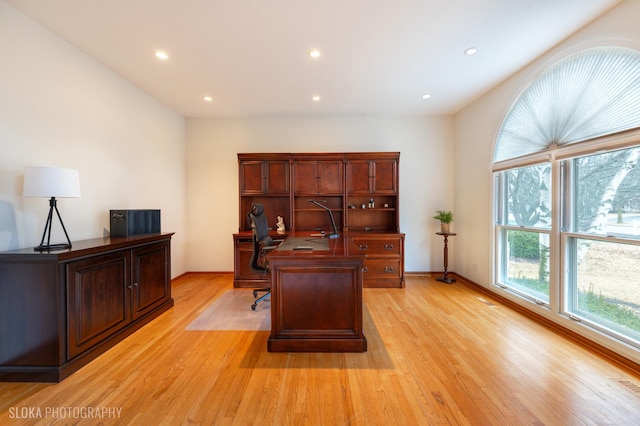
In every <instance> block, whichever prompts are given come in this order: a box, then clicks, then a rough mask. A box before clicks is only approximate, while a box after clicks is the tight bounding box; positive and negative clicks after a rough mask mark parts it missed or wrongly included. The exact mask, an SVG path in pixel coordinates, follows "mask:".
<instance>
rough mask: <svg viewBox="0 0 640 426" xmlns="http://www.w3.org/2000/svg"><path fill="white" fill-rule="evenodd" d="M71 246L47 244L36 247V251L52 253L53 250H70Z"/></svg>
mask: <svg viewBox="0 0 640 426" xmlns="http://www.w3.org/2000/svg"><path fill="white" fill-rule="evenodd" d="M70 248H71V244H67V243H63V244H45V245H42V244H41V245H39V246H37V247H34V248H33V250H35V251H52V250H65V249H70Z"/></svg>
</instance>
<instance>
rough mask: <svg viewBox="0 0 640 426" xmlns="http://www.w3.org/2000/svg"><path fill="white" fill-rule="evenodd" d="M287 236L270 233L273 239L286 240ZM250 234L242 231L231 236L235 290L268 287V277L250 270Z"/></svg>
mask: <svg viewBox="0 0 640 426" xmlns="http://www.w3.org/2000/svg"><path fill="white" fill-rule="evenodd" d="M287 235H288V234H284V235H279V234H276V233H275V232H271V233H270V236H271V237H272V238H273V239H274V240H277V239H286V238H287ZM251 238H252V237H251V232H250V231H243V232H239V233H237V234H233V247H234V251H233V285H234V287H236V288H258V287H268V286H269V275H267V274H265V273H264V272H258V271H256V270H254V269H253V268H251V266H250V265H249V264H250V262H251V256H252V254H253V243H252V241H251Z"/></svg>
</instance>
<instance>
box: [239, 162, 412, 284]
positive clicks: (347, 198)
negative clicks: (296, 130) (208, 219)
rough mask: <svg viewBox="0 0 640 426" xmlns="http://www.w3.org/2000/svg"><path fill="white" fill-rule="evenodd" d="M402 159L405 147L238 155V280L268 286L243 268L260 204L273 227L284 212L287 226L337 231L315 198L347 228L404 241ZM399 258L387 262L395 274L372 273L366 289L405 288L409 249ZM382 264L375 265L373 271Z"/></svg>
mask: <svg viewBox="0 0 640 426" xmlns="http://www.w3.org/2000/svg"><path fill="white" fill-rule="evenodd" d="M399 161H400V153H399V152H349V153H281V154H279V153H268V154H238V164H239V169H240V173H239V177H240V181H239V198H240V209H239V212H240V217H239V227H238V231H239V234H237V235H234V247H235V265H234V285H235V286H236V287H242V286H252V285H254V284H256V285H257V286H259V285H262V284H263V283H264V279H263V278H261V277H260V276H258V275H256V274H255V273H252V271H251V270H250V268H249V267H248V266H244V264H245V259H246V263H247V264H248V259H250V257H251V252H250V250H251V246H250V245H247V241H245V242H244V243H243V242H242V238H240V236H241V235H242V234H243V233H247V232H249V231H250V228H249V224H248V221H247V213H248V212H249V211H250V209H251V203H253V202H258V203H262V204H263V205H264V208H265V214H266V215H267V221H268V223H269V224H270V225H271V227H272V229H275V223H276V220H277V216H282V217H283V219H284V223H285V226H286V227H287V230H291V231H294V232H295V231H297V230H298V231H324V232H327V233H331V232H332V224H331V219H330V216H329V213H328V212H327V210H326V209H323V208H322V207H319V206H318V205H315V204H313V203H310V202H309V200H316V201H319V202H321V203H322V204H323V205H324V206H326V207H328V208H329V209H331V211H332V214H333V218H334V221H335V223H336V228H337V229H338V231H340V232H342V233H347V234H349V235H353V236H357V235H364V236H372V237H375V236H376V235H379V234H381V235H387V236H388V235H395V236H396V238H400V234H399V233H400V209H399V206H400V197H399V179H398V173H399ZM287 179H288V183H285V182H284V180H287ZM272 182H277V185H275V186H274V185H273V184H272ZM403 241H404V240H403V239H402V241H399V242H397V243H396V246H398V244H399V243H400V242H403ZM248 242H249V243H250V239H249V240H248ZM369 253H371V252H369ZM383 255H385V256H387V257H388V255H389V253H383ZM367 256H371V254H367ZM395 256H396V257H395V259H396V261H395V262H396V263H395V264H394V265H393V266H391V265H387V264H384V265H382V264H380V265H382V271H383V272H384V271H385V267H386V270H389V269H390V268H393V271H394V272H393V273H388V272H384V273H379V274H378V273H376V274H372V273H370V274H368V275H367V274H365V280H364V285H365V287H374V286H383V285H384V286H393V287H400V286H403V285H404V284H403V283H404V267H403V266H402V265H403V263H404V262H403V259H404V253H403V250H400V251H399V252H398V253H397V254H396V255H395ZM387 257H385V258H384V259H387ZM376 259H378V258H376ZM378 260H379V259H378ZM377 265H378V263H371V264H370V268H373V269H375V268H376V267H377ZM391 275H393V276H394V280H395V281H394V282H392V279H391V278H390V276H391ZM383 277H384V279H383Z"/></svg>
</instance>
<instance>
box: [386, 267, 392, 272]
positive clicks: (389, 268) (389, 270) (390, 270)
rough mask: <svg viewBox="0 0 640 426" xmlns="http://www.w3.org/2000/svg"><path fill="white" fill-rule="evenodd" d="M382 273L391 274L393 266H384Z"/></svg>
mask: <svg viewBox="0 0 640 426" xmlns="http://www.w3.org/2000/svg"><path fill="white" fill-rule="evenodd" d="M384 271H385V272H393V266H385V267H384Z"/></svg>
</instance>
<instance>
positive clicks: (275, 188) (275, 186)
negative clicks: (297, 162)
mask: <svg viewBox="0 0 640 426" xmlns="http://www.w3.org/2000/svg"><path fill="white" fill-rule="evenodd" d="M266 168H267V188H266V189H267V191H266V192H267V193H268V194H272V195H276V194H289V162H288V161H268V162H267V163H266Z"/></svg>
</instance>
